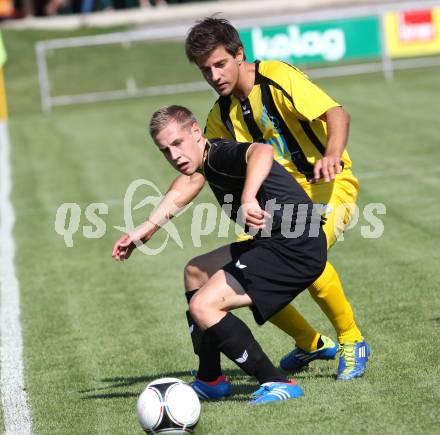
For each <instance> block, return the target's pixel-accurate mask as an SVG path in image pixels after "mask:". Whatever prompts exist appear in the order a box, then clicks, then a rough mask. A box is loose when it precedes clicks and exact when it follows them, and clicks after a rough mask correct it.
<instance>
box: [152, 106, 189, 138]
mask: <svg viewBox="0 0 440 435" xmlns="http://www.w3.org/2000/svg"><path fill="white" fill-rule="evenodd" d="M172 121H175V122H177V123H178V124H180V125H181V126H182V127H183V128H189V127H191V126H192V125H193V124H194V123H197V119H196V117H195V116H194V114H193V113H192V112H191V110H189V109H187V108H186V107H183V106H176V105H173V106H165V107H162V108H161V109H159V110H156V112H154V113H153V116H152V117H151V119H150V135H151V137H152V138H153V139H156V137H157V135H158V134H159V133H160V132H161V131H162V130H163V129H164V128H165V127H166V126H167V125H168V124H169V123H170V122H172Z"/></svg>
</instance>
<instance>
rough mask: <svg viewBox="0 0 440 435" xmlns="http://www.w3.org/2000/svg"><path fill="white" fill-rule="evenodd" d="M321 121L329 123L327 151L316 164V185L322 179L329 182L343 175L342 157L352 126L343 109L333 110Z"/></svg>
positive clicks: (321, 117) (324, 115)
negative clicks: (350, 126) (338, 175)
mask: <svg viewBox="0 0 440 435" xmlns="http://www.w3.org/2000/svg"><path fill="white" fill-rule="evenodd" d="M320 119H322V120H323V121H326V122H327V149H326V152H325V155H324V157H323V158H322V159H320V160H318V161H317V162H316V163H315V167H314V177H313V180H312V182H314V183H316V182H317V181H318V180H320V179H321V178H324V181H326V182H329V181H331V180H334V179H335V176H336V174H340V173H341V171H342V167H341V156H342V153H343V152H344V150H345V147H346V146H347V140H348V129H349V125H350V116H349V114H348V113H347V112H346V111H345V110H344V109H343V108H342V107H333V108H331V109H330V110H328V111H327V112H326V113H324V114H323V115H322V116H320Z"/></svg>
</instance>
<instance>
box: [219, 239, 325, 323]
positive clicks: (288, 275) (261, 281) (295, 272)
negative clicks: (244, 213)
mask: <svg viewBox="0 0 440 435" xmlns="http://www.w3.org/2000/svg"><path fill="white" fill-rule="evenodd" d="M230 246H231V255H232V261H231V262H229V263H228V264H226V265H225V266H223V270H224V271H225V272H228V273H230V274H231V275H232V276H233V277H234V278H235V279H236V280H237V281H238V282H239V283H240V284H241V285H242V286H243V288H244V289H245V291H246V293H247V294H248V295H249V297H250V298H251V299H252V306H251V309H252V312H253V314H254V318H255V321H256V322H257V323H258V324H259V325H262V324H263V323H264V322H266V320H268V319H269V318H271V317H272V316H273V315H274V314H276V313H277V312H278V311H280V310H281V309H282V308H284V307H285V306H286V305H287V304H289V303H290V302H291V301H292V300H293V299H294V298H295V297H296V296H297V295H298V294H299V293H301V292H302V291H303V290H304V289H306V288H307V287H308V286H309V285H310V284H312V283H313V282H314V281H315V280H316V279H317V278H318V277H319V276H320V275H321V273H322V272H323V270H324V267H325V263H326V261H327V242H326V239H325V234H324V232H323V231H320V232H319V236H318V237H308V235H304V236H302V237H299V238H290V239H288V238H284V237H282V236H281V235H280V236H279V237H277V236H272V237H270V238H261V239H253V240H246V241H244V242H236V243H232V244H231V245H230Z"/></svg>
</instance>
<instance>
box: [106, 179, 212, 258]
mask: <svg viewBox="0 0 440 435" xmlns="http://www.w3.org/2000/svg"><path fill="white" fill-rule="evenodd" d="M204 183H205V177H204V176H203V175H202V174H199V173H194V174H193V175H191V176H188V175H180V176H179V177H177V178H176V179H175V180H174V181H173V182H172V183H171V186H170V187H169V189H168V191H167V193H166V194H165V196H164V197H163V199H162V201H161V202H160V203H159V205H158V206H157V207H156V208H155V209H154V210H153V211H152V212H151V214H150V216H149V217H148V218H147V220H146V221H145V222H144V223H143V224H141V225H140V226H139V227H137V228H136V229H135V230H134V231H132V232H131V233H130V234H125V235H124V236H122V237H121V238H120V239H119V240H117V241H116V243H115V244H114V245H113V250H112V257H113V258H114V259H115V260H127V259H128V258H129V257H130V255H131V253H132V252H133V251H134V249H135V248H136V246H138V245H140V244H144V243H146V242H148V240H150V239H151V237H153V235H154V233H156V231H158V230H159V229H160V227H161V226H163V225H165V224H166V223H167V222H168V221H169V220H171V219H172V218H173V217H174V216H175V215H176V214H177V213H178V212H179V211H180V210H182V209H183V208H184V207H186V206H187V205H188V204H189V203H190V202H191V201H192V200H193V199H194V198H195V197H196V196H197V195H198V193H199V192H200V190H201V189H202V187H203V185H204Z"/></svg>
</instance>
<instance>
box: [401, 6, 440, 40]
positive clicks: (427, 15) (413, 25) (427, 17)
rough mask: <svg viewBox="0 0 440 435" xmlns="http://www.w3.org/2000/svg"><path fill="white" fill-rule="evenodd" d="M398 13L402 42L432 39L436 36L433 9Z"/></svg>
mask: <svg viewBox="0 0 440 435" xmlns="http://www.w3.org/2000/svg"><path fill="white" fill-rule="evenodd" d="M397 15H398V21H397V23H398V32H399V39H400V41H401V42H423V41H431V40H433V39H434V37H435V26H434V22H433V19H432V11H430V10H421V11H406V12H400V13H398V14H397Z"/></svg>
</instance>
